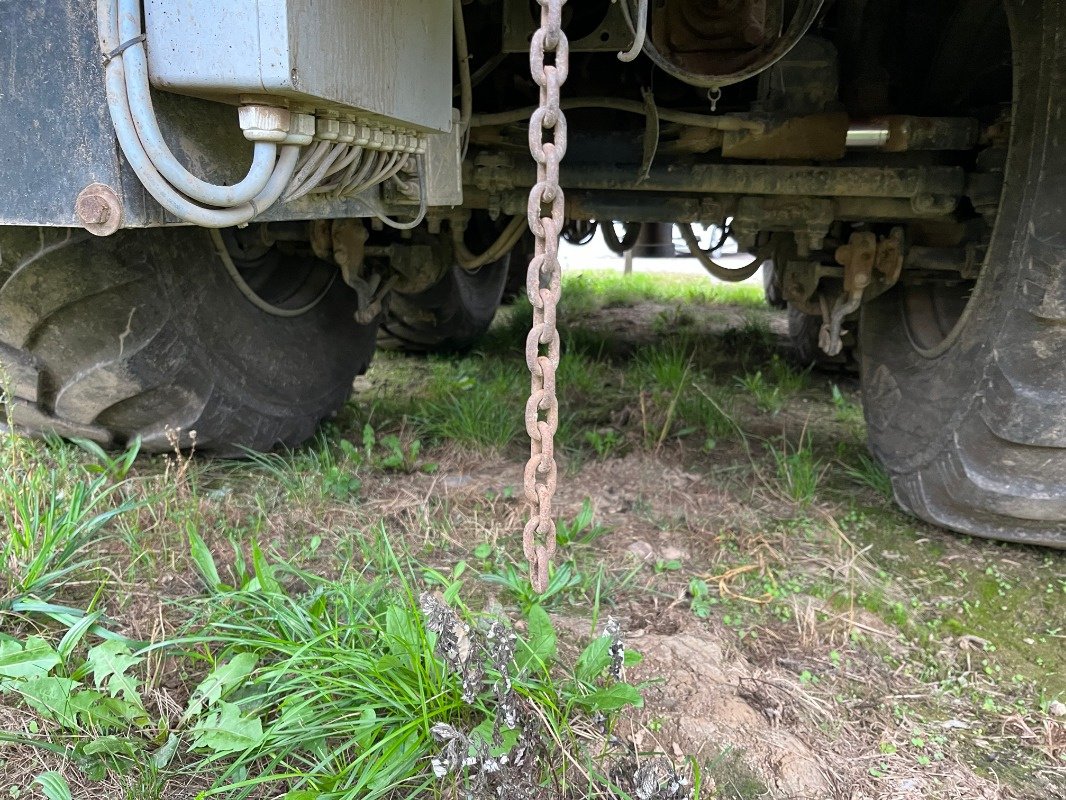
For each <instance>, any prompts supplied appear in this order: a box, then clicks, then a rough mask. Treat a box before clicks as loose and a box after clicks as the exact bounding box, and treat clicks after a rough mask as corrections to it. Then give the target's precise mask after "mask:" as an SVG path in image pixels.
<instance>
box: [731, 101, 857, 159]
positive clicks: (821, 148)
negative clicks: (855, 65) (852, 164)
mask: <svg viewBox="0 0 1066 800" xmlns="http://www.w3.org/2000/svg"><path fill="white" fill-rule="evenodd" d="M847 136H848V115H847V114H846V113H845V112H843V111H841V112H830V113H825V114H807V115H804V116H799V117H785V118H783V119H780V120H778V121H774V122H768V123H767V125H766V128H765V129H764V130H763V131H761V132H757V131H726V132H725V134H724V135H723V138H722V155H723V156H725V157H726V158H763V159H768V160H774V159H778V160H780V159H786V158H802V159H813V160H815V161H837V160H839V159H841V158H843V157H844V154H845V152H846V147H845V143H846V140H847Z"/></svg>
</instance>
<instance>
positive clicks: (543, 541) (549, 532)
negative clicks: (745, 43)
mask: <svg viewBox="0 0 1066 800" xmlns="http://www.w3.org/2000/svg"><path fill="white" fill-rule="evenodd" d="M537 2H538V3H540V28H539V29H538V30H537V32H536V33H534V34H533V40H532V42H531V43H530V50H529V68H530V72H531V73H532V75H533V80H534V81H536V83H537V85H538V86H539V87H540V105H539V106H538V107H537V109H536V110H535V111H534V112H533V116H532V117H531V118H530V120H529V151H530V153H532V155H533V160H534V161H536V162H537V184H536V186H534V187H533V189H532V190H531V191H530V193H529V206H528V216H529V229H530V230H531V231H532V232H533V237H534V238H535V240H536V247H535V249H534V256H533V260H532V261H530V262H529V272H528V273H527V275H526V292H527V293H528V294H529V302H530V303H532V305H533V327H532V329H531V330H530V332H529V336H528V337H526V364H527V365H528V366H529V373H530V376H531V379H532V380H531V388H530V396H529V402H527V403H526V431H527V432H528V433H529V440H530V448H529V449H530V457H529V462H528V463H527V464H526V469H525V474H524V480H523V487H524V489H525V493H526V500H528V501H529V505H530V518H529V521H528V522H527V523H526V527H525V529H524V530H523V531H522V549H523V550H524V551H525V556H526V559H527V560H528V561H529V571H530V581H531V582H532V584H533V589H534V590H535V591H537V592H544V591H545V590H546V589H547V588H548V565H549V564H550V563H551V560H552V557H553V556H554V555H555V520H554V519H553V518H552V496H553V495H554V494H555V486H556V484H557V483H558V477H559V470H558V467H557V465H556V463H555V444H554V437H555V432H556V430H557V429H558V428H559V401H558V399H557V398H556V396H555V371H556V368H557V367H558V366H559V331H558V330H556V327H555V310H556V306H557V305H558V303H559V295H560V294H561V291H562V288H561V287H562V283H561V280H560V274H559V234H560V233H561V232H562V229H563V223H564V199H563V190H562V188H561V187H560V186H559V162H561V161H562V160H563V156H564V155H565V154H566V117H565V116H564V115H563V112H562V109H561V108H560V107H559V87H561V86H562V85H563V83H564V82H565V81H566V75H567V72H569V69H570V45H569V43H568V42H567V39H566V34H565V33H563V30H562V16H563V5H564V4H565V3H566V0H537ZM552 55H554V58H553V59H551V58H549V59H548V60H549V61H552V62H553V63H545V59H546V57H548V56H552Z"/></svg>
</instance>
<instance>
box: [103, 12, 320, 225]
mask: <svg viewBox="0 0 1066 800" xmlns="http://www.w3.org/2000/svg"><path fill="white" fill-rule="evenodd" d="M97 13H98V19H99V35H100V42H101V45H102V47H103V50H104V52H105V53H113V52H114V51H115V50H116V49H117V48H118V47H119V46H120V42H119V36H118V25H117V20H116V19H115V2H114V0H98V4H97ZM139 35H141V34H140V33H138V34H137V36H139ZM127 41H128V40H127ZM104 74H105V79H106V82H105V85H106V90H107V105H108V110H109V111H110V113H111V121H112V123H113V124H114V126H115V135H116V137H117V138H118V141H119V145H120V146H121V147H122V152H123V154H124V155H125V156H126V159H127V160H128V161H129V163H130V166H131V167H132V168H133V171H134V172H135V173H137V177H138V178H140V180H141V183H142V184H144V187H145V189H147V190H148V193H149V194H151V195H152V197H153V198H155V200H156V202H158V203H159V204H160V205H161V206H163V208H165V209H166V210H167V211H169V212H170V213H172V214H174V215H175V216H176V217H178V218H180V219H183V220H185V221H186V222H191V223H193V224H195V225H200V226H203V227H205V228H228V227H232V226H234V225H242V224H244V223H245V222H248V221H249V220H251V219H252V218H253V217H255V216H256V215H258V214H259V213H261V212H262V211H264V210H265V209H266V208H268V207H269V206H271V205H273V203H275V202H276V201H277V199H278V198H279V197H280V196H281V193H282V192H283V191H284V190H285V187H286V185H287V184H288V182H289V179H290V178H291V177H292V174H293V172H294V171H295V169H296V161H297V159H298V158H299V157H300V147H299V146H298V145H284V146H282V148H281V156H280V158H279V159H278V162H277V164H276V165H275V167H274V171H273V172H272V173H271V175H270V178H269V179H268V180H267V182H266V185H265V186H264V187H263V188H262V190H260V191H259V193H258V194H256V196H255V197H253V198H252V199H251V200H250V201H248V202H247V203H242V204H241V205H238V206H233V207H231V208H224V209H217V208H205V207H203V206H201V205H199V204H197V203H195V202H194V201H192V200H190V199H189V198H188V197H186V196H185V195H184V194H182V193H181V192H179V191H177V190H176V189H175V188H174V187H173V186H172V185H171V184H170V183H169V182H168V181H167V179H166V178H165V177H164V176H163V175H162V174H161V173H160V172H159V170H158V169H157V168H156V165H155V164H154V163H153V162H152V159H151V158H150V157H149V156H148V154H147V152H145V149H144V146H143V144H142V143H141V139H140V137H139V136H138V133H137V128H136V125H135V124H134V121H133V116H132V114H131V111H130V106H129V97H128V96H127V94H126V76H125V69H124V59H123V58H121V57H114V58H111V59H110V60H109V61H108V62H107V64H106V66H105V71H104Z"/></svg>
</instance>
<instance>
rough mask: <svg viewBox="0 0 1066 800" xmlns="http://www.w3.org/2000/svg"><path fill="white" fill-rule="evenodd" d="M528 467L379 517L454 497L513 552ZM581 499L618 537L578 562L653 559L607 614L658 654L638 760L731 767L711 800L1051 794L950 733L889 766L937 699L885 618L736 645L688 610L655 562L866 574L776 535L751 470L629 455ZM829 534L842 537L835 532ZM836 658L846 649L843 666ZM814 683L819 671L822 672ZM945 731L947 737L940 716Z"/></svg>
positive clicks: (773, 508) (830, 615)
mask: <svg viewBox="0 0 1066 800" xmlns="http://www.w3.org/2000/svg"><path fill="white" fill-rule="evenodd" d="M715 458H716V459H721V460H723V461H725V460H728V459H729V458H731V456H730V455H728V454H718V455H716V456H715ZM518 469H519V463H518V462H517V461H515V462H510V463H509V462H506V461H503V462H497V463H492V464H481V463H477V461H476V459H472V460H469V461H465V462H458V463H452V464H449V465H447V469H445V470H443V471H442V472H441V473H439V474H437V475H434V476H415V475H412V476H405V477H403V478H400V479H397V480H394V481H393V482H392V484H391V487H390V489H391V491H390V492H389V496H388V498H385V497H381V498H379V499H378V500H377V501H375V502H376V504H377V505H376V510H377V511H380V512H381V513H383V514H385V515H386V516H389V515H396V514H399V515H400V516H404V515H408V519H409V518H410V517H409V515H410V514H412V513H422V510H423V509H424V503H425V500H426V498H428V497H429V496H431V495H432V496H436V497H439V498H442V499H443V500H444V501H445V502H446V503H447V504H448V507H449V509H450V514H451V518H452V520H453V521H454V522H455V523H456V524H455V527H454V529H453V533H452V534H451V539H452V543H453V544H455V545H458V546H460V547H470V548H472V547H473V546H475V545H476V544H477V543H478V542H480V541H486V540H488V541H493V542H496V541H499V542H500V544H501V546H514V544H515V543H514V540H513V532H514V531H515V530H517V529H518V528H519V526H520V524H521V521H522V517H523V513H524V508H523V503H522V501H521V499H520V498H517V497H512V498H509V499H500V498H501V493H502V492H504V491H505V490H506V489H507V487H509V486H511V487H513V485H514V482H515V481H516V479H517V477H518V475H519V473H518ZM486 498H493V499H491V500H487V499H486ZM585 498H590V499H591V500H592V502H593V504H594V506H595V508H596V512H597V514H596V518H597V521H598V522H599V523H600V524H603V525H606V526H608V527H609V529H610V531H609V532H608V533H606V534H605V535H603V536H602V537H600V538H598V539H596V540H595V541H594V542H593V543H592V544H591V546H590V547H589V549H588V551H587V552H583V553H579V554H577V555H578V557H579V559H580V562H581V563H585V564H587V568H591V566H592V565H598V566H602V567H603V568H604V569H606V570H607V571H608V573H611V574H616V575H617V574H622V573H626V572H627V571H631V570H633V569H634V568H635V567H639V566H640V565H641V564H642V563H643V564H644V567H643V568H642V569H639V570H638V571H637V572H636V573H635V575H634V577H633V579H632V580H631V581H630V582H629V583H628V584H625V585H623V586H620V587H618V588H617V589H616V590H615V591H613V592H612V595H611V597H610V598H609V600H610V601H611V605H610V607H609V608H608V609H605V610H604V611H603V612H602V613H604V614H606V613H611V614H612V615H613V616H614V617H615V618H616V619H618V620H619V621H620V622H621V623H622V626H623V629H624V630H626V631H627V646H629V647H631V648H632V649H634V650H637V651H639V652H640V653H641V654H642V655H643V659H644V660H643V662H642V663H641V664H640V666H639V667H637V668H635V669H633V670H632V671H631V672H630V674H629V675H628V676H627V679H629V680H632V681H636V682H644V683H645V690H644V693H645V699H646V703H645V706H644V708H642V709H641V710H640V711H639V712H635V713H634V714H632V715H631V716H630V717H629V718H628V719H627V721H626V722H625V723H624V724H623V725H622V726H621V727H620V729H619V730H618V731H617V733H618V734H619V735H620V736H622V737H624V738H625V739H626V740H627V741H629V742H630V743H631V744H632V746H633V747H634V749H635V750H637V751H639V752H644V753H654V752H661V753H663V754H665V755H667V756H669V757H678V756H680V755H681V754H685V755H696V756H698V757H699V758H700V760H701V761H709V762H710V763H712V764H717V765H718V767H717V768H716V769H712V770H711V771H710V773H709V775H708V778H709V780H710V782H712V783H716V784H717V785H718V792H719V794H718V795H715V796H720V797H727V798H748V797H752V798H754V797H772V798H782V799H785V798H788V799H793V800H801V799H802V800H816V799H818V800H820V799H821V798H840V799H841V800H859V799H860V798H884V799H885V800H918V799H919V798H944V799H945V800H953V799H954V798H959V800H962V798H967V799H969V800H973V799H974V798H977V799H978V800H985V799H987V800H992V798H1014V797H1025V796H1033V797H1037V796H1041V795H1040V794H1034V795H1027V793H1025V792H1018V791H1017V790H1014V789H1010V788H1007V787H1006V786H1004V785H1001V784H1000V783H999V782H997V781H996V780H995V778H994V777H990V776H989V775H988V774H987V772H986V773H985V774H981V773H979V772H978V771H977V770H975V768H974V767H973V766H971V765H970V764H969V763H967V758H966V756H965V754H964V748H962V747H961V745H959V744H958V743H955V742H952V741H950V740H947V739H945V740H944V741H943V742H941V743H939V744H938V745H937V750H936V760H935V762H929V763H925V759H924V758H923V759H922V760H921V762H919V761H917V760H915V759H907V758H888V757H886V753H888V752H894V748H895V747H896V744H894V743H896V742H899V743H900V745H899V746H900V748H901V749H902V748H903V747H905V746H907V743H908V742H909V741H910V740H912V739H916V738H917V734H916V733H915V731H918V732H922V731H924V730H925V729H927V728H929V727H930V726H929V725H926V724H923V723H922V722H921V721H919V720H917V719H909V718H903V719H900V718H897V717H894V716H893V713H892V707H893V704H894V702H895V701H897V700H898V699H899V698H911V699H913V700H918V699H920V698H927V696H928V694H929V690H928V688H927V687H923V686H920V685H918V684H916V683H915V682H913V681H911V680H910V679H908V678H907V677H905V676H903V675H902V674H898V671H897V670H896V668H895V667H894V666H892V663H894V662H892V661H891V659H889V658H887V657H888V656H893V655H894V656H895V657H896V658H897V659H904V660H905V659H906V657H907V654H908V646H907V645H905V644H904V643H902V642H901V641H900V640H899V635H898V633H896V632H894V631H893V630H892V629H891V628H890V627H889V626H887V625H885V624H884V623H883V622H882V621H881V620H880V619H879V618H878V617H877V616H876V615H873V614H870V613H868V612H866V611H864V610H863V609H861V608H851V609H850V610H844V611H839V610H837V609H835V608H833V607H831V606H830V605H829V604H828V603H826V602H825V601H824V600H822V599H819V598H814V597H809V596H805V597H802V598H799V597H797V598H795V599H794V600H793V603H794V613H792V614H790V615H789V619H788V620H787V621H785V622H783V623H779V624H773V623H772V622H769V621H764V622H762V623H760V624H759V625H757V626H754V627H755V628H757V630H758V632H759V633H760V634H761V635H760V636H759V637H758V638H754V639H749V640H747V641H746V642H744V641H738V632H737V630H735V629H733V628H730V627H728V626H727V625H725V624H724V623H723V619H725V618H727V617H728V613H729V612H727V609H728V606H726V605H722V606H716V607H715V610H714V611H713V612H712V613H711V614H709V615H708V618H707V619H706V620H701V619H698V618H697V617H696V616H695V615H694V613H693V612H692V610H691V609H690V607H689V606H690V602H691V598H690V596H689V593H688V591H687V589H686V583H685V580H682V579H680V578H676V577H675V576H674V573H672V572H670V571H663V572H660V571H659V570H657V565H658V567H659V568H660V569H661V566H662V564H663V563H664V562H680V563H681V564H682V565H683V573H684V576H685V578H686V579H687V577H688V576H691V575H698V576H704V577H706V578H708V579H713V578H715V577H720V576H723V575H725V576H728V575H729V573H730V570H731V569H735V567H734V565H735V564H736V563H745V564H748V565H751V564H755V565H758V564H759V563H760V560H759V559H760V555H759V554H760V553H762V556H761V558H762V559H763V561H764V562H765V563H766V564H767V565H770V564H771V563H772V564H780V563H783V562H785V561H788V562H790V563H793V564H797V563H804V562H806V563H808V566H809V568H810V569H811V571H812V572H824V573H825V574H826V575H829V576H833V575H836V576H837V577H838V578H840V577H843V579H844V580H852V581H856V582H860V583H861V582H863V581H864V580H865V577H864V573H863V570H864V569H868V566H864V565H863V563H862V559H861V557H858V556H856V554H855V553H854V550H853V549H852V548H850V546H849V545H848V544H847V542H846V537H844V536H843V534H839V536H840V541H839V542H837V543H836V545H835V547H834V546H826V545H825V543H824V542H822V543H820V545H819V547H818V548H817V552H815V549H814V548H805V547H804V546H803V545H802V544H800V543H797V542H795V541H791V540H790V539H789V537H787V536H783V535H782V534H781V533H780V532H775V531H774V528H775V524H776V522H777V521H780V520H787V519H789V518H790V514H794V513H795V509H794V508H792V507H790V506H789V505H788V504H787V503H785V502H783V501H782V500H781V499H780V498H778V497H775V496H774V495H773V494H772V493H770V492H767V491H766V490H765V488H764V487H761V486H760V485H759V484H758V482H757V481H756V480H755V479H754V478H753V479H752V480H751V482H750V484H748V485H745V483H744V482H741V483H740V484H739V486H738V485H737V484H736V483H734V484H732V485H731V486H729V487H726V486H723V485H722V484H721V483H720V482H716V481H715V480H714V479H713V478H712V477H710V476H709V475H708V474H707V473H706V472H705V471H702V470H698V471H697V470H694V469H693V468H691V467H690V466H687V465H686V464H685V463H684V459H682V458H680V457H679V456H678V454H675V453H667V452H663V453H659V454H658V455H654V454H646V453H633V454H630V455H628V456H625V457H623V458H618V459H609V460H607V461H603V462H591V463H586V464H584V465H583V466H582V468H581V469H580V470H578V471H576V472H571V474H569V475H567V477H566V478H565V479H564V480H563V481H561V482H560V492H559V497H558V500H559V503H558V507H559V510H560V515H561V516H562V517H563V518H572V517H573V515H574V514H575V513H576V511H577V510H578V508H579V507H580V504H581V502H582V501H583V500H584V499H585ZM838 533H839V532H838ZM824 535H826V536H830V537H832V536H834V535H837V534H834V533H833V530H832V528H831V527H830V529H829V531H828V533H826V534H824ZM753 554H754V555H755V558H754V559H752V558H751V556H752V555H753ZM566 555H567V554H566V553H565V552H564V553H563V554H562V556H563V557H564V558H565V557H566ZM849 560H850V566H849ZM757 568H758V567H757V566H756V569H757ZM766 573H767V574H770V569H769V566H767V568H766ZM728 580H730V579H728V578H727V579H726V581H725V582H721V583H720V586H719V593H720V594H721V595H722V596H723V597H724V598H728V597H729V593H730V590H731V589H730V587H731V584H729V583H728ZM712 585H714V584H713V580H712ZM748 591H749V592H750V589H749V590H748ZM736 598H745V600H737V602H738V603H743V602H745V601H746V600H748V601H752V602H754V601H755V600H757V599H759V598H753V597H748V596H747V595H745V594H743V592H742V591H741V589H740V588H739V587H736V591H735V597H734V599H735V600H736ZM586 610H587V609H586ZM570 613H581V611H580V609H574V611H573V612H567V615H566V616H563V617H559V618H558V619H557V623H558V625H559V626H560V627H563V628H565V629H569V630H570V631H572V632H573V634H574V639H575V641H580V640H581V639H582V637H587V635H588V633H589V631H588V623H587V622H584V621H581V620H579V619H577V618H575V617H571V616H569V614H570ZM853 634H860V635H861V636H862V637H866V638H869V639H871V640H874V643H875V645H876V647H875V648H874V649H873V651H871V650H869V649H864V648H863V647H860V646H853V641H852V640H853V638H854V636H853ZM831 652H832V653H833V654H834V655H833V656H832V658H833V659H834V660H837V661H836V663H835V666H834V665H831V663H830V653H831ZM837 653H844V654H845V656H844V660H843V662H840V661H839V660H838V659H840V656H839V655H836V654H837ZM816 673H817V674H819V675H821V676H822V677H820V678H816V677H813V676H814V675H815V674H816ZM933 729H934V730H940V729H941V728H940V727H939V723H938V724H937V725H934V726H933ZM948 730H949V731H950V729H948ZM923 735H928V734H923ZM1044 796H1053V795H1044Z"/></svg>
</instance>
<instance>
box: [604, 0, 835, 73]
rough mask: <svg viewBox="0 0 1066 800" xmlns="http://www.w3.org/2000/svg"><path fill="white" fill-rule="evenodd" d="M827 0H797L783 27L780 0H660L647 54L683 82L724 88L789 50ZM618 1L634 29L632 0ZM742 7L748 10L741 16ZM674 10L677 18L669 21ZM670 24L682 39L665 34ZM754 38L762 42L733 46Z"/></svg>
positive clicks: (774, 60) (647, 43)
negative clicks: (763, 11)
mask: <svg viewBox="0 0 1066 800" xmlns="http://www.w3.org/2000/svg"><path fill="white" fill-rule="evenodd" d="M822 4H823V0H798V2H797V3H796V4H795V8H794V10H793V13H792V16H791V19H790V20H789V22H788V25H787V27H785V28H784V30H782V25H783V22H782V14H781V13H780V9H781V6H782V3H781V2H780V0H658V2H657V3H656V4H655V10H654V11H653V13H652V20H651V21H652V25H651V33H652V35H651V36H650V37H648V38H647V40H646V41H645V43H644V54H645V55H646V56H647V57H648V58H649V59H650V60H651V61H652V63H653V64H655V65H656V66H657V67H659V68H660V69H661V70H663V71H664V72H666V73H667V74H668V75H671V76H673V77H674V78H676V79H677V80H679V81H682V82H684V83H687V84H689V85H691V86H699V87H703V88H707V89H711V90H712V91H720V90H721V87H723V86H729V85H731V84H734V83H739V82H740V81H743V80H747V79H748V78H751V77H753V76H754V75H758V74H759V73H760V72H763V71H764V70H766V69H769V68H770V67H772V66H773V65H774V64H776V63H777V62H778V61H780V60H781V59H782V58H784V57H785V56H786V55H788V53H789V51H790V50H792V48H793V47H795V46H796V44H797V43H799V41H800V40H801V39H802V38H803V35H804V34H805V33H806V32H807V30H808V29H809V28H810V27H811V25H812V24H813V23H814V21H815V19H817V17H818V15H819V13H820V12H821V10H822ZM619 5H621V7H622V13H623V15H624V16H625V17H626V24H627V25H628V26H629V29H630V30H631V31H635V28H636V26H635V23H634V15H635V10H634V7H633V0H621V2H620V3H619ZM740 7H743V8H744V9H746V11H747V13H746V14H742V15H738V14H737V13H736V11H737V9H738V8H740ZM760 9H765V13H762V12H761V11H760ZM671 15H672V16H673V18H674V19H675V20H676V22H668V21H667V18H668V17H670V16H671ZM671 27H674V28H676V29H677V32H676V33H675V35H674V36H673V37H672V38H673V39H675V40H676V39H680V40H681V41H680V42H677V41H675V42H671V41H670V39H671V37H670V36H668V35H666V33H667V32H668V31H669V30H670V28H671ZM760 29H761V30H760ZM730 37H732V41H729V38H730ZM750 39H756V40H761V41H759V43H758V44H756V45H746V46H740V47H733V48H731V49H730V48H729V47H728V45H730V44H737V43H743V42H745V41H746V40H750ZM660 44H661V45H663V46H664V47H665V48H666V49H667V52H666V53H664V52H662V51H661V50H660V47H659V46H660ZM715 45H717V46H719V47H721V46H723V45H725V46H726V49H718V50H716V49H715Z"/></svg>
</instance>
